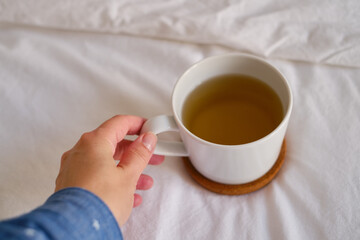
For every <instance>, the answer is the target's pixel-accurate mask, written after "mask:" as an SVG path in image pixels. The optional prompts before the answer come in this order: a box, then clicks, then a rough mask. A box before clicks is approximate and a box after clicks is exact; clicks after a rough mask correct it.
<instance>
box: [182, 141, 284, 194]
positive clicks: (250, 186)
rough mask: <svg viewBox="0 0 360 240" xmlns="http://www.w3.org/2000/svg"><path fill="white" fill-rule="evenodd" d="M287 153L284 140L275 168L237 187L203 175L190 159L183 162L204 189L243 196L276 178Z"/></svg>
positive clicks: (185, 158) (184, 158)
mask: <svg viewBox="0 0 360 240" xmlns="http://www.w3.org/2000/svg"><path fill="white" fill-rule="evenodd" d="M285 153H286V142H285V140H284V142H283V144H282V147H281V151H280V154H279V157H278V159H277V160H276V162H275V164H274V166H273V167H272V168H271V169H270V170H269V171H268V172H267V173H266V174H265V175H263V176H262V177H260V178H258V179H256V180H254V181H252V182H249V183H244V184H237V185H230V184H223V183H218V182H214V181H212V180H210V179H208V178H206V177H204V176H203V175H201V174H200V173H199V172H198V171H197V170H196V169H195V168H194V166H193V165H192V164H191V162H190V160H189V158H188V157H183V161H184V164H185V168H186V170H187V172H188V173H189V174H190V176H191V177H192V178H193V179H194V180H195V181H196V182H197V183H199V184H200V185H201V186H203V187H204V188H206V189H208V190H210V191H212V192H215V193H220V194H225V195H241V194H246V193H251V192H254V191H256V190H259V189H260V188H263V187H265V186H266V185H267V184H268V183H270V181H271V180H272V179H273V178H274V177H275V176H276V174H277V173H278V172H279V170H280V168H281V166H282V165H283V163H284V159H285Z"/></svg>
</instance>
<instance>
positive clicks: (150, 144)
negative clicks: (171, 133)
mask: <svg viewBox="0 0 360 240" xmlns="http://www.w3.org/2000/svg"><path fill="white" fill-rule="evenodd" d="M141 141H142V143H143V144H144V146H145V147H146V148H147V149H149V151H150V152H152V151H153V150H154V148H155V145H156V141H157V137H156V135H155V134H154V133H152V132H148V133H145V135H144V136H143V138H142V140H141Z"/></svg>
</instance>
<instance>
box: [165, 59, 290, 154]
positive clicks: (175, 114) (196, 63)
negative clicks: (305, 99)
mask: <svg viewBox="0 0 360 240" xmlns="http://www.w3.org/2000/svg"><path fill="white" fill-rule="evenodd" d="M234 56H235V57H242V58H248V59H254V60H257V61H259V62H261V63H262V64H265V65H267V66H268V67H270V68H271V69H272V70H274V71H275V72H276V73H277V74H278V75H279V76H280V78H281V79H282V80H283V84H284V86H285V87H286V91H287V94H288V96H289V99H288V107H287V109H286V113H285V115H284V117H283V118H282V120H281V122H280V123H279V124H278V125H277V127H276V128H275V129H274V130H272V131H271V132H270V133H269V134H267V135H265V136H263V137H262V138H259V139H257V140H255V141H252V142H248V143H243V144H236V145H226V144H218V143H213V142H209V141H207V140H204V139H202V138H200V137H198V136H196V135H195V134H193V133H192V132H191V131H190V130H188V129H187V128H186V127H185V125H184V124H183V122H182V120H181V119H180V117H179V115H178V114H177V112H176V111H175V104H174V103H175V100H174V98H175V97H174V96H175V91H176V89H177V87H178V86H179V84H180V82H181V79H182V78H183V77H184V76H185V75H187V74H188V73H189V72H190V71H193V69H195V68H196V67H197V66H198V65H200V64H202V63H203V62H206V61H210V60H214V59H217V58H224V57H234ZM171 105H172V111H173V115H174V118H175V120H176V122H177V124H178V126H180V127H181V128H182V129H184V130H185V132H186V133H187V134H188V135H189V136H191V137H192V138H194V139H195V140H196V141H198V142H200V143H202V144H205V145H209V146H214V147H220V148H240V147H249V146H250V145H255V144H259V143H261V142H264V141H267V140H268V139H269V138H271V137H272V136H273V135H275V134H276V133H277V132H278V131H279V130H280V129H281V128H282V127H283V126H284V125H285V124H286V123H287V122H288V119H289V118H290V115H291V112H292V108H293V94H292V91H291V88H290V85H289V82H288V81H287V79H286V77H285V76H284V75H283V74H282V73H281V72H280V70H279V69H277V68H276V67H275V66H273V65H272V64H270V63H269V62H267V61H266V60H265V59H262V58H260V57H257V56H254V55H250V54H245V53H225V54H220V55H215V56H210V57H206V58H203V59H201V60H199V61H197V62H195V63H194V64H192V65H191V66H190V67H189V68H188V69H187V70H186V71H185V72H184V73H183V74H181V75H180V77H179V78H178V80H177V81H176V83H175V86H174V88H173V91H172V94H171Z"/></svg>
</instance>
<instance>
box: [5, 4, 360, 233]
mask: <svg viewBox="0 0 360 240" xmlns="http://www.w3.org/2000/svg"><path fill="white" fill-rule="evenodd" d="M359 6H360V4H359V3H358V2H357V1H355V0H354V1H351V0H348V1H342V2H341V3H340V2H335V1H333V2H332V1H318V2H317V3H316V4H315V3H312V1H304V2H301V3H300V2H299V3H298V1H239V2H237V3H232V2H231V1H197V2H196V3H194V1H166V2H161V1H159V2H152V3H151V4H150V3H148V2H147V1H123V2H120V1H95V0H92V1H76V2H75V3H72V1H42V0H41V1H27V2H26V3H24V2H23V1H17V0H13V1H0V133H1V134H0V219H3V218H8V217H11V216H15V215H18V214H21V213H24V212H26V211H29V210H31V209H32V208H34V207H36V206H38V205H40V204H41V203H43V202H44V201H45V200H46V198H47V197H48V196H49V195H50V194H51V193H52V192H53V189H54V181H55V178H56V175H57V172H58V168H59V160H60V156H61V154H62V153H63V152H64V151H66V150H67V149H69V148H70V147H72V145H73V144H74V143H75V142H76V141H77V139H78V138H79V136H80V135H81V133H83V132H85V131H88V130H91V129H93V128H95V127H96V126H98V124H100V123H101V122H103V121H104V120H106V119H107V118H109V117H111V116H113V115H115V114H135V115H140V116H144V117H151V116H155V115H158V114H171V107H170V97H171V90H172V87H173V85H174V83H175V82H176V80H177V78H178V77H179V75H180V74H181V73H182V72H183V71H184V70H186V69H187V68H188V67H189V66H190V65H191V64H193V63H195V62H197V61H198V60H200V59H202V58H205V57H207V56H212V55H217V54H222V53H227V52H246V53H253V54H256V55H258V56H262V57H265V58H267V60H268V61H269V62H271V63H272V64H274V65H275V66H277V67H278V68H279V69H280V70H281V71H282V72H283V74H284V75H285V76H287V78H288V79H289V82H290V85H291V87H292V89H293V92H294V100H295V101H294V111H293V115H292V119H291V121H290V125H289V130H288V134H287V136H286V138H287V143H288V151H287V155H286V159H285V164H284V166H283V167H282V169H281V171H280V172H279V174H278V176H277V177H276V178H275V179H274V180H273V181H272V182H271V183H270V184H269V185H268V186H267V187H265V188H264V189H261V190H259V191H257V192H254V193H251V194H247V195H242V196H223V195H218V194H214V193H211V192H209V191H207V190H205V189H203V188H202V187H200V186H199V185H198V184H197V183H196V182H194V181H193V180H192V179H191V177H190V176H189V175H188V174H187V172H186V171H185V169H184V167H183V164H182V162H181V160H180V158H175V157H172V158H170V157H169V158H167V159H166V160H165V162H164V163H163V164H162V165H160V166H149V167H148V168H147V169H146V170H145V172H146V173H147V174H149V175H151V176H152V177H153V178H154V180H155V185H154V187H153V188H152V189H151V190H149V191H146V192H143V193H141V194H142V196H143V198H144V203H143V204H142V205H141V206H140V207H138V208H136V209H135V210H134V211H133V213H132V215H131V217H130V219H129V221H128V222H127V223H126V224H125V226H124V227H123V228H122V231H123V233H124V236H125V238H126V239H359V238H360V228H359V226H360V215H359V213H360V207H359V204H358V203H359V201H360V164H359V156H360V148H359V140H360V124H359V123H360V111H359V109H360V79H359V76H360V68H359V67H360V61H359V60H360V50H359V40H360V34H359V29H360V28H359V22H360V17H359V15H358V14H357V10H359ZM55 7H56V8H55Z"/></svg>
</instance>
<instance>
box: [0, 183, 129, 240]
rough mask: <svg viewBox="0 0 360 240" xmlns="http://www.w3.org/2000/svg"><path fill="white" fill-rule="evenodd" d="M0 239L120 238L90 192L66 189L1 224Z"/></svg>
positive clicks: (112, 220) (110, 217)
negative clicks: (36, 206) (31, 209)
mask: <svg viewBox="0 0 360 240" xmlns="http://www.w3.org/2000/svg"><path fill="white" fill-rule="evenodd" d="M0 239H9V240H10V239H32V240H43V239H44V240H45V239H81V240H83V239H87V240H92V239H109V240H110V239H123V238H122V234H121V231H120V228H119V225H118V224H117V222H116V220H115V218H114V216H113V214H112V213H111V211H110V209H109V208H108V207H107V206H106V205H105V203H104V202H103V201H102V200H101V199H100V198H99V197H97V196H96V195H94V194H93V193H91V192H89V191H87V190H84V189H81V188H66V189H63V190H60V191H58V192H56V193H54V194H53V195H51V196H50V197H49V199H48V200H47V201H46V202H45V203H44V204H43V205H42V206H40V207H38V208H36V209H35V210H33V211H31V212H30V213H27V214H24V215H22V216H20V217H17V218H13V219H9V220H5V221H1V222H0Z"/></svg>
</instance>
